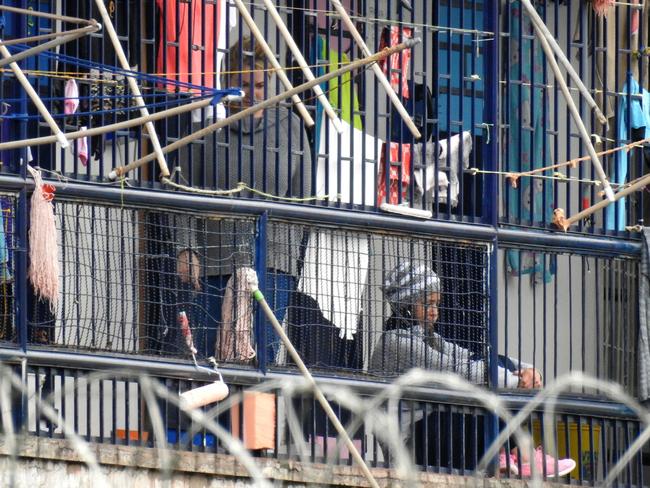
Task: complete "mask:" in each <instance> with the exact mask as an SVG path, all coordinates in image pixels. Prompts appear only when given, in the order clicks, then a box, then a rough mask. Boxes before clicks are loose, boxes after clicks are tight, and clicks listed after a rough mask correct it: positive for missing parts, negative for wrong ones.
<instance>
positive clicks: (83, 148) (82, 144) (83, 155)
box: [76, 126, 88, 166]
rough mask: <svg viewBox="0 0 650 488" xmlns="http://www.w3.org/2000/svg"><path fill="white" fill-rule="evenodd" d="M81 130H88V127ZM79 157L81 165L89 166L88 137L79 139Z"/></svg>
mask: <svg viewBox="0 0 650 488" xmlns="http://www.w3.org/2000/svg"><path fill="white" fill-rule="evenodd" d="M79 130H86V126H83V127H81V128H80V129H79ZM76 144H77V156H78V157H79V161H81V164H83V165H84V166H87V165H88V138H87V137H80V138H79V139H77V143H76Z"/></svg>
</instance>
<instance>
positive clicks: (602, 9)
mask: <svg viewBox="0 0 650 488" xmlns="http://www.w3.org/2000/svg"><path fill="white" fill-rule="evenodd" d="M593 1H594V10H595V11H596V13H597V14H598V15H603V16H604V15H607V12H608V11H609V9H610V7H613V6H614V3H615V0H593Z"/></svg>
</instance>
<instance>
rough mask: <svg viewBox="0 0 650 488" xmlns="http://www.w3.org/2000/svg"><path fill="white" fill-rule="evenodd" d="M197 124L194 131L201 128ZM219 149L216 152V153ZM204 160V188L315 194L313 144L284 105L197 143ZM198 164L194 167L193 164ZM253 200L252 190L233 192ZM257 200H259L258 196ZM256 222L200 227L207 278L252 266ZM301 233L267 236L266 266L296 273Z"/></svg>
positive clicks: (235, 220)
mask: <svg viewBox="0 0 650 488" xmlns="http://www.w3.org/2000/svg"><path fill="white" fill-rule="evenodd" d="M199 128H200V126H199V124H196V126H195V127H194V129H195V130H197V129H199ZM215 147H216V151H215ZM203 158H204V160H205V162H206V165H205V168H199V167H198V165H197V166H195V167H194V168H193V170H194V172H193V176H194V179H195V180H196V175H197V171H199V173H198V174H201V173H200V172H201V170H202V176H203V177H204V180H205V182H206V185H205V186H206V187H214V184H215V183H216V188H218V189H220V190H224V189H231V188H235V187H236V186H237V184H238V183H239V182H244V183H245V184H246V185H248V186H250V187H252V188H255V189H256V190H259V191H262V192H265V193H270V194H272V195H276V196H282V197H284V196H293V197H302V196H305V197H307V196H311V194H312V161H311V152H310V148H309V142H308V139H307V135H306V134H305V131H304V129H303V128H302V126H301V123H300V119H299V118H298V116H297V115H295V114H294V113H293V112H290V111H289V110H287V109H285V108H284V107H276V108H272V109H267V110H265V111H264V116H263V117H262V118H260V119H253V118H252V117H249V118H247V119H245V120H243V121H241V122H236V123H234V124H232V125H230V126H229V127H228V128H227V129H222V130H221V131H219V132H218V133H217V134H216V135H215V136H208V137H206V139H205V142H204V144H200V145H195V146H194V148H193V160H194V161H197V162H198V161H201V159H203ZM187 159H188V158H186V157H185V158H182V161H183V162H182V163H181V169H182V172H183V174H184V175H189V174H191V173H190V167H189V161H187ZM195 164H196V163H195ZM235 196H240V197H253V196H255V195H253V193H252V192H250V191H243V192H241V193H237V194H235ZM256 197H258V198H259V196H256ZM254 231H255V228H254V224H253V223H252V222H246V221H242V220H241V219H238V218H237V217H235V218H224V219H221V220H208V222H207V224H206V225H205V226H203V227H202V228H201V229H198V232H197V236H196V242H197V244H198V246H196V247H195V248H196V249H197V252H198V253H199V254H200V255H201V254H203V256H202V257H203V258H204V259H203V262H204V264H205V265H206V266H207V269H206V274H207V275H208V276H215V275H225V274H230V273H232V272H233V271H234V267H238V266H250V265H252V263H253V256H252V252H253V241H252V238H253V234H254ZM301 241H302V232H301V231H300V230H299V229H295V228H292V230H291V231H290V232H287V231H286V230H285V229H282V231H281V232H273V231H270V232H269V238H268V241H267V267H268V268H274V269H277V270H280V271H285V272H287V273H291V274H294V275H295V274H296V273H297V269H296V268H297V261H298V257H299V250H300V243H301Z"/></svg>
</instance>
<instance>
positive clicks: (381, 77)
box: [331, 0, 422, 139]
mask: <svg viewBox="0 0 650 488" xmlns="http://www.w3.org/2000/svg"><path fill="white" fill-rule="evenodd" d="M331 1H332V5H334V8H335V9H336V11H337V12H338V14H339V16H340V17H341V20H343V23H344V24H345V25H346V27H347V28H348V30H349V31H350V34H352V37H353V38H354V40H355V41H356V43H357V44H358V45H359V47H360V48H361V52H362V53H363V55H364V56H370V49H368V46H367V45H366V42H365V41H364V40H363V37H361V34H360V33H359V31H358V30H357V28H356V26H355V25H354V22H352V19H350V16H349V15H348V13H347V12H346V11H345V9H344V8H343V5H341V2H340V1H339V0H331ZM372 71H373V72H374V73H375V75H376V76H377V78H378V79H379V82H380V83H381V85H382V86H383V87H384V90H386V93H387V94H388V97H389V98H390V101H391V102H392V104H393V105H394V106H395V108H396V109H397V112H398V113H399V114H400V116H401V117H402V120H404V123H405V124H406V126H407V127H408V128H409V130H410V131H411V134H413V137H415V138H416V139H420V138H421V137H422V134H420V131H419V130H418V128H417V127H416V126H415V124H414V123H413V120H411V116H410V115H409V113H408V112H407V111H406V109H405V108H404V105H402V102H401V101H400V99H399V98H398V96H397V94H396V93H395V90H393V87H392V86H391V85H390V81H388V79H387V78H386V75H384V72H383V71H382V70H381V68H380V67H379V66H378V65H376V64H374V65H373V66H372Z"/></svg>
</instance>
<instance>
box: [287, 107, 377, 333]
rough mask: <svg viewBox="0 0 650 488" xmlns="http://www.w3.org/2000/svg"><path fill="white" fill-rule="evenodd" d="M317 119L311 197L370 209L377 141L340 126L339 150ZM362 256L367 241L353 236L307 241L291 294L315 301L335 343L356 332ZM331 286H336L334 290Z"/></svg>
mask: <svg viewBox="0 0 650 488" xmlns="http://www.w3.org/2000/svg"><path fill="white" fill-rule="evenodd" d="M322 117H324V118H325V119H326V120H322V121H321V137H320V143H321V146H320V148H319V151H318V152H319V158H318V162H317V167H316V188H317V195H319V196H323V195H325V194H326V193H327V194H329V196H328V199H329V200H331V201H340V202H342V203H354V204H357V205H372V204H373V202H374V195H375V192H374V186H375V175H376V173H377V168H376V163H375V162H376V160H377V154H378V153H379V148H380V145H381V141H380V140H379V139H376V138H374V137H372V136H369V135H367V134H364V133H363V132H362V131H360V130H358V129H355V128H353V127H351V126H350V125H349V124H348V123H347V122H342V125H343V133H342V134H341V136H340V137H341V142H340V144H339V142H338V135H337V133H336V131H335V130H334V127H333V125H332V121H331V120H330V119H329V118H328V117H326V116H325V114H323V116H322ZM326 124H327V125H328V126H329V134H330V138H329V143H328V141H327V139H326V138H325V127H326ZM364 173H365V179H364ZM339 181H340V182H341V185H340V187H339V186H338V182H339ZM368 253H369V244H368V240H367V238H364V237H363V236H358V235H357V234H352V233H348V232H335V231H331V230H323V231H318V232H312V233H311V234H310V236H309V241H308V243H307V246H306V250H305V257H304V265H303V270H302V276H301V277H300V279H299V282H298V288H297V289H298V291H299V292H302V293H304V294H306V295H308V296H310V297H312V298H313V299H314V300H316V302H317V303H318V305H319V307H320V309H321V311H322V314H323V316H324V317H325V319H326V320H328V321H329V322H331V323H333V324H334V325H335V326H336V327H338V329H339V335H340V337H341V338H346V339H352V338H353V336H354V334H355V333H356V331H357V323H358V321H359V314H360V312H361V307H362V300H361V298H362V295H363V292H364V290H365V288H366V282H367V277H368V256H369V254H368ZM332 284H336V285H335V290H333V289H332Z"/></svg>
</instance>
